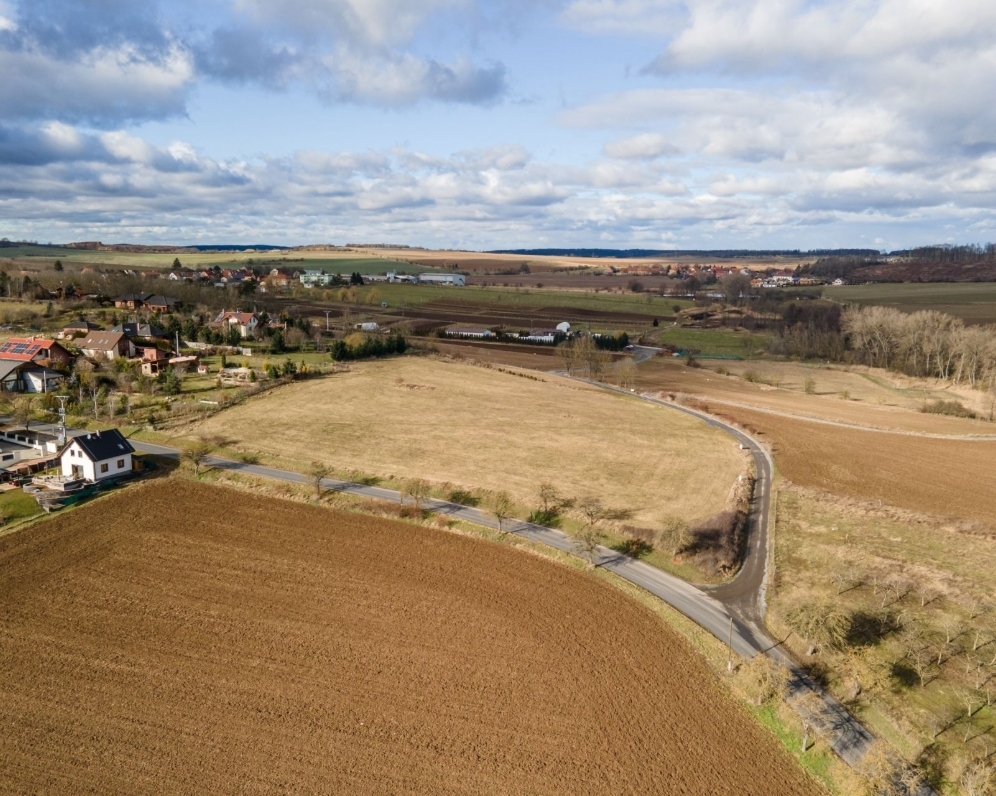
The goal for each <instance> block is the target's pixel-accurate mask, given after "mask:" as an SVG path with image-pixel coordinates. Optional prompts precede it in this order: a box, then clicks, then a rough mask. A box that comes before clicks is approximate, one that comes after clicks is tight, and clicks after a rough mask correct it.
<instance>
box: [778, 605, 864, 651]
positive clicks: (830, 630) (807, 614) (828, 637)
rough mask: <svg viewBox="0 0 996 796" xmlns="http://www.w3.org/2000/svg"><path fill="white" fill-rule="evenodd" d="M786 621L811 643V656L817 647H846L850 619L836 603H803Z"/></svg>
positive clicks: (794, 609) (789, 613)
mask: <svg viewBox="0 0 996 796" xmlns="http://www.w3.org/2000/svg"><path fill="white" fill-rule="evenodd" d="M786 620H787V621H788V623H789V625H790V626H791V627H792V629H793V630H795V631H796V632H797V633H798V634H799V635H800V636H802V637H803V638H804V639H806V640H807V641H809V642H810V648H809V654H810V655H812V654H813V653H814V652H815V651H816V647H817V646H825V647H829V648H831V649H839V648H840V647H842V646H843V645H844V642H845V639H846V638H847V631H848V628H849V627H850V617H849V616H848V615H847V614H846V613H844V612H843V611H842V610H841V609H840V608H839V607H838V605H837V603H836V601H833V600H827V599H814V600H808V601H806V602H801V603H799V604H798V605H796V606H795V607H794V608H793V609H792V610H791V611H789V612H788V615H787V616H786Z"/></svg>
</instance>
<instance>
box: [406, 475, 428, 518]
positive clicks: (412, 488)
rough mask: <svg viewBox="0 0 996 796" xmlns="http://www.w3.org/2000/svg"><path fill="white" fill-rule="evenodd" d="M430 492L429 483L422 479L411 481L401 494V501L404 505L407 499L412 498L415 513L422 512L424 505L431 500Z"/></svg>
mask: <svg viewBox="0 0 996 796" xmlns="http://www.w3.org/2000/svg"><path fill="white" fill-rule="evenodd" d="M430 491H431V490H430V489H429V482H428V481H425V480H424V479H422V478H412V479H409V480H408V481H406V482H405V487H404V489H403V490H402V492H401V501H402V503H403V502H404V500H405V498H406V497H410V498H411V499H412V504H413V505H414V506H415V511H421V510H422V504H423V503H425V501H426V500H428V499H429V493H430Z"/></svg>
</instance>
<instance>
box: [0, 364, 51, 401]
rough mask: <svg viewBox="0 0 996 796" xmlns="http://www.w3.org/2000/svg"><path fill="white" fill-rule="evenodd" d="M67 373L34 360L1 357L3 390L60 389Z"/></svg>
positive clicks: (45, 390) (0, 366)
mask: <svg viewBox="0 0 996 796" xmlns="http://www.w3.org/2000/svg"><path fill="white" fill-rule="evenodd" d="M64 381H65V375H64V374H62V373H59V371H57V370H52V369H50V368H46V367H44V366H41V365H36V364H34V363H33V362H20V361H18V360H16V359H0V390H2V391H3V392H27V393H45V392H51V391H53V390H57V389H59V388H60V387H61V386H62V384H63V382H64Z"/></svg>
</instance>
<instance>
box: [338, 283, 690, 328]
mask: <svg viewBox="0 0 996 796" xmlns="http://www.w3.org/2000/svg"><path fill="white" fill-rule="evenodd" d="M356 292H357V300H358V302H359V303H362V304H369V303H378V302H380V301H387V302H388V303H389V304H390V305H391V306H395V307H397V306H401V305H404V306H418V305H419V304H426V303H428V302H430V301H439V300H441V299H449V300H452V301H459V302H467V303H471V304H475V305H480V306H482V307H491V308H494V309H498V310H500V309H502V308H511V309H528V308H530V307H536V308H539V307H565V308H575V309H579V310H598V311H601V312H617V313H632V314H634V315H646V316H648V320H649V319H650V318H653V317H670V316H671V315H673V312H674V310H673V307H674V306H675V305H678V306H680V307H681V308H685V307H689V306H691V302H689V301H687V300H683V299H674V298H669V297H661V296H651V295H650V294H649V293H595V292H593V291H569V290H546V289H542V288H505V287H480V286H468V287H447V286H441V285H387V284H374V285H366V286H364V287H363V288H359V289H358V290H357V291H356Z"/></svg>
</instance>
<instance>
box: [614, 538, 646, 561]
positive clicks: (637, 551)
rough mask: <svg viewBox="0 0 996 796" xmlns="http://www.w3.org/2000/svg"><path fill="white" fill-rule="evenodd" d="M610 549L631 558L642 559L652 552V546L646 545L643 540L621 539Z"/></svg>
mask: <svg viewBox="0 0 996 796" xmlns="http://www.w3.org/2000/svg"><path fill="white" fill-rule="evenodd" d="M610 549H611V550H615V551H616V552H617V553H622V554H623V555H627V556H630V557H631V558H644V557H645V556H647V555H649V554H650V553H652V552H653V550H654V548H653V546H651V545H649V544H647V542H645V541H643V539H623V540H622V541H621V542H617V543H616V544H614V545H611V547H610Z"/></svg>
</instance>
